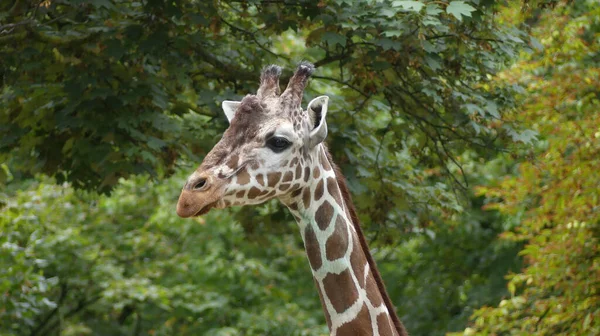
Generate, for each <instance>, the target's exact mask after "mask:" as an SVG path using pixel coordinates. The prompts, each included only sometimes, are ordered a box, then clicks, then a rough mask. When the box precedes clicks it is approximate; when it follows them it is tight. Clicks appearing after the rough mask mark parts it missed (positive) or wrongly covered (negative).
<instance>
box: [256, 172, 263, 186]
mask: <svg viewBox="0 0 600 336" xmlns="http://www.w3.org/2000/svg"><path fill="white" fill-rule="evenodd" d="M256 182H258V184H260V185H261V186H264V185H265V180H264V178H263V175H262V174H258V175H256Z"/></svg>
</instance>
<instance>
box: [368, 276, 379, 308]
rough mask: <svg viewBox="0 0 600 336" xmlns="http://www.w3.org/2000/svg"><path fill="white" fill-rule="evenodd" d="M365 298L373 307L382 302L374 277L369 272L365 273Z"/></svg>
mask: <svg viewBox="0 0 600 336" xmlns="http://www.w3.org/2000/svg"><path fill="white" fill-rule="evenodd" d="M365 290H366V291H367V298H368V299H369V301H371V303H372V304H373V306H374V307H379V306H381V304H382V303H383V299H382V298H381V293H379V287H378V286H377V282H375V278H374V277H373V273H371V272H369V275H367V288H365Z"/></svg>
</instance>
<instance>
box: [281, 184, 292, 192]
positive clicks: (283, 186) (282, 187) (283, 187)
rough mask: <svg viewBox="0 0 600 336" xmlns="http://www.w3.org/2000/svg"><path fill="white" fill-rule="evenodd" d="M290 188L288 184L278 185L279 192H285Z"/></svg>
mask: <svg viewBox="0 0 600 336" xmlns="http://www.w3.org/2000/svg"><path fill="white" fill-rule="evenodd" d="M289 188H290V184H289V183H282V184H280V185H279V190H281V191H286V190H288V189H289Z"/></svg>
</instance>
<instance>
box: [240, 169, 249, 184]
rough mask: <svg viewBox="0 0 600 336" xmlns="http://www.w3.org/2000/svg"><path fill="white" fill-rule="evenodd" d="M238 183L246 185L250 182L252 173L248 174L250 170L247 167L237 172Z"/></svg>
mask: <svg viewBox="0 0 600 336" xmlns="http://www.w3.org/2000/svg"><path fill="white" fill-rule="evenodd" d="M237 183H238V184H239V185H244V184H248V183H250V174H248V170H246V169H242V170H241V171H240V172H239V173H238V174H237Z"/></svg>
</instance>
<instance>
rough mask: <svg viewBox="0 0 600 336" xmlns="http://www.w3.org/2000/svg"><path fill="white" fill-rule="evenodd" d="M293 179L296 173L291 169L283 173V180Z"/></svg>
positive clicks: (289, 180)
mask: <svg viewBox="0 0 600 336" xmlns="http://www.w3.org/2000/svg"><path fill="white" fill-rule="evenodd" d="M293 179H294V173H292V172H291V171H288V172H286V173H285V174H284V175H283V180H281V182H291V181H292V180H293Z"/></svg>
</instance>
